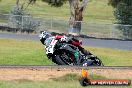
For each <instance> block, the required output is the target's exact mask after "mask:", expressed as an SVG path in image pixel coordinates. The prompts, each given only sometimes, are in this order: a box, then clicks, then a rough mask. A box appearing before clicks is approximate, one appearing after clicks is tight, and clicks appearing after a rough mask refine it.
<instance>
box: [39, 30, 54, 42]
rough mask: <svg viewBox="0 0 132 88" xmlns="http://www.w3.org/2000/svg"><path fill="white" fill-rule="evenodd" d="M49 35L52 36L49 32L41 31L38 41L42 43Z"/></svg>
mask: <svg viewBox="0 0 132 88" xmlns="http://www.w3.org/2000/svg"><path fill="white" fill-rule="evenodd" d="M51 36H52V35H51V34H50V33H49V32H47V31H43V32H42V33H41V34H40V35H39V37H40V41H41V42H42V44H44V42H45V40H46V39H47V38H49V37H51Z"/></svg>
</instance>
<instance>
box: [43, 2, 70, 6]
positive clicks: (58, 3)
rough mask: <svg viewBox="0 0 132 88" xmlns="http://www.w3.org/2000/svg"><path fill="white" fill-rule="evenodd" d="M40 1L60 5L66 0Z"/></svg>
mask: <svg viewBox="0 0 132 88" xmlns="http://www.w3.org/2000/svg"><path fill="white" fill-rule="evenodd" d="M42 1H43V2H46V3H49V5H51V6H54V7H60V6H62V5H63V4H64V3H66V1H68V0H42Z"/></svg>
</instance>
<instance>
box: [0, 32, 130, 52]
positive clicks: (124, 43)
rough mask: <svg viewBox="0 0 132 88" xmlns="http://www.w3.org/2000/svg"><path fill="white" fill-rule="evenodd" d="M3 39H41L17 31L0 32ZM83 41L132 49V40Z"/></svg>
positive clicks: (109, 46) (87, 43)
mask: <svg viewBox="0 0 132 88" xmlns="http://www.w3.org/2000/svg"><path fill="white" fill-rule="evenodd" d="M0 38H1V39H17V40H33V41H39V37H38V35H37V34H15V33H2V32H1V33H0ZM81 40H82V43H83V45H85V46H93V47H103V48H113V49H121V50H128V51H131V50H132V41H122V40H103V39H88V38H82V39H81Z"/></svg>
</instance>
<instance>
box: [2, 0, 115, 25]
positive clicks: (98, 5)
mask: <svg viewBox="0 0 132 88" xmlns="http://www.w3.org/2000/svg"><path fill="white" fill-rule="evenodd" d="M15 1H16V0H2V1H1V2H0V13H9V12H10V10H11V9H12V8H13V6H14V5H15ZM107 3H108V0H90V2H89V3H88V6H87V8H86V10H85V12H84V21H86V22H94V23H95V22H97V23H106V22H107V23H112V22H113V21H114V16H113V8H112V7H111V6H108V4H107ZM27 12H28V13H30V14H32V15H34V16H39V17H43V18H45V19H46V18H51V16H52V17H53V18H54V19H65V20H69V17H70V10H69V4H68V3H67V4H64V6H62V7H59V8H54V7H51V6H49V5H48V4H47V3H43V2H41V0H38V1H37V3H36V4H35V5H33V6H30V7H29V8H28V10H27Z"/></svg>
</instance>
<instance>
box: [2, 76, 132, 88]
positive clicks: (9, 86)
mask: <svg viewBox="0 0 132 88" xmlns="http://www.w3.org/2000/svg"><path fill="white" fill-rule="evenodd" d="M96 77H97V78H96V79H100V78H102V77H101V76H96ZM103 78H104V77H103ZM56 79H58V80H52V79H51V80H48V81H30V80H25V79H19V80H13V81H0V88H84V87H82V86H81V85H80V83H79V76H78V75H76V74H67V75H65V76H62V77H61V78H60V77H59V78H56ZM86 88H95V86H87V87H86ZM96 88H131V86H123V87H122V86H96Z"/></svg>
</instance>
